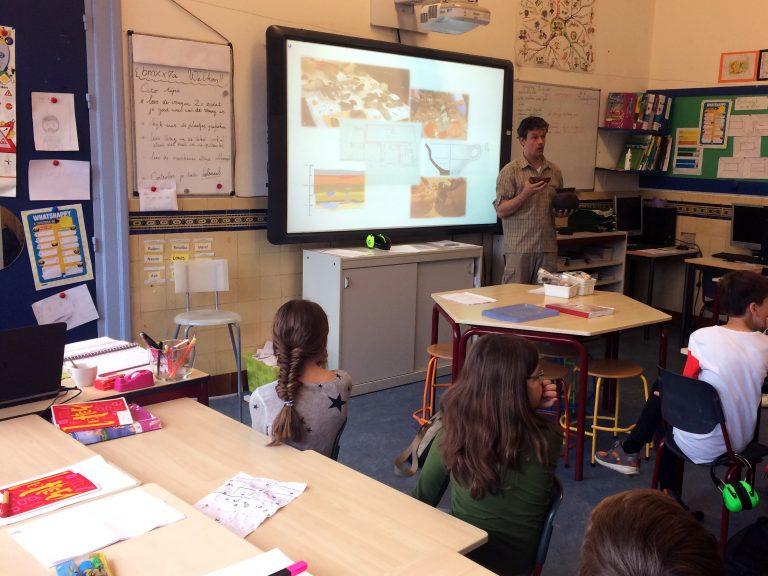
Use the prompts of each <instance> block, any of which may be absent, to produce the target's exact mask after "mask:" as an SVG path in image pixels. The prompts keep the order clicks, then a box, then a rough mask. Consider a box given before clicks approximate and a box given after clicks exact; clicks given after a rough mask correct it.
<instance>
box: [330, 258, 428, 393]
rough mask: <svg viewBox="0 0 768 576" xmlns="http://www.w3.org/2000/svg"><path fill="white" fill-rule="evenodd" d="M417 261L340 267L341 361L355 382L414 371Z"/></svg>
mask: <svg viewBox="0 0 768 576" xmlns="http://www.w3.org/2000/svg"><path fill="white" fill-rule="evenodd" d="M415 317H416V264H398V265H395V266H376V267H372V268H355V269H351V270H343V271H342V294H341V354H340V358H339V366H340V368H343V369H344V370H347V371H348V372H349V373H350V375H351V376H352V380H353V381H354V382H355V383H356V384H360V383H363V382H370V381H372V380H380V379H382V378H388V377H391V376H398V375H400V374H406V373H409V372H412V371H413V344H414V335H415Z"/></svg>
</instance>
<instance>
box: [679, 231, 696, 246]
mask: <svg viewBox="0 0 768 576" xmlns="http://www.w3.org/2000/svg"><path fill="white" fill-rule="evenodd" d="M680 240H682V241H683V242H688V243H690V244H695V243H696V232H680Z"/></svg>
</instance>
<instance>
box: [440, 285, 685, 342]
mask: <svg viewBox="0 0 768 576" xmlns="http://www.w3.org/2000/svg"><path fill="white" fill-rule="evenodd" d="M536 288H537V286H532V285H529V284H501V285H498V286H486V287H484V288H474V289H471V290H453V291H452V292H453V293H457V292H471V293H473V294H480V295H482V296H488V297H490V298H495V299H496V300H497V302H489V303H488V304H458V303H457V302H452V301H450V300H446V299H445V298H441V296H443V295H445V294H450V293H451V292H438V293H435V294H432V299H433V300H434V301H435V302H437V303H438V304H439V305H440V306H441V307H442V308H443V310H445V312H446V313H447V314H448V315H449V316H450V317H451V318H452V319H453V321H454V322H456V323H457V324H466V325H471V326H488V327H493V328H505V329H508V330H528V331H531V332H548V333H551V334H570V335H573V336H597V335H600V334H608V333H611V332H618V331H621V330H628V329H630V328H637V327H638V326H649V325H651V324H658V323H661V322H668V321H669V320H671V319H672V317H671V316H669V314H665V313H664V312H660V311H659V310H656V309H655V308H651V307H650V306H648V305H646V304H643V303H642V302H638V301H637V300H633V299H632V298H630V297H629V296H624V295H623V294H618V293H616V292H601V291H595V293H594V294H592V295H590V296H575V297H573V298H570V299H566V298H553V297H550V296H544V295H543V294H531V293H530V291H531V290H534V289H536ZM563 303H568V304H596V305H599V306H609V307H611V308H614V313H613V314H611V315H610V316H601V317H599V318H581V317H579V316H573V315H572V314H560V315H559V316H551V317H549V318H541V319H539V320H532V321H530V322H521V323H517V322H502V321H499V320H494V319H492V318H486V317H485V316H483V315H482V312H483V310H487V309H490V308H497V307H499V306H509V305H511V304H535V305H537V306H544V305H546V304H563Z"/></svg>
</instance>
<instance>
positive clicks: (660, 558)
mask: <svg viewBox="0 0 768 576" xmlns="http://www.w3.org/2000/svg"><path fill="white" fill-rule="evenodd" d="M721 573H722V564H721V562H720V557H719V556H718V554H717V541H716V540H715V537H714V536H712V534H710V533H709V532H707V530H706V528H704V526H702V525H701V524H700V523H699V522H698V521H697V520H696V519H695V518H694V517H693V516H692V515H691V514H690V513H689V512H687V511H686V510H684V509H683V508H682V507H681V506H680V505H679V504H678V503H677V502H675V501H674V500H673V499H672V498H671V497H669V496H667V495H666V494H664V493H663V492H659V491H658V490H650V489H647V488H646V489H641V490H630V491H627V492H620V493H618V494H614V495H612V496H608V497H607V498H605V499H604V500H603V501H602V502H600V503H599V504H598V505H597V507H596V508H595V509H594V510H592V515H591V516H590V518H589V525H588V526H587V531H586V533H585V534H584V543H583V545H582V547H581V561H580V563H579V574H580V575H581V576H632V575H635V574H644V575H645V576H720V574H721Z"/></svg>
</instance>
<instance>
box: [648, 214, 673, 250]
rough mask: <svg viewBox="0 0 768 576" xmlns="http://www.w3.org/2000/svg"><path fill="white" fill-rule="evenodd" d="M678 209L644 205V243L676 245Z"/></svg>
mask: <svg viewBox="0 0 768 576" xmlns="http://www.w3.org/2000/svg"><path fill="white" fill-rule="evenodd" d="M676 229H677V210H675V209H674V208H654V207H651V206H643V238H642V243H643V244H649V245H652V246H674V245H675V232H676Z"/></svg>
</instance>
